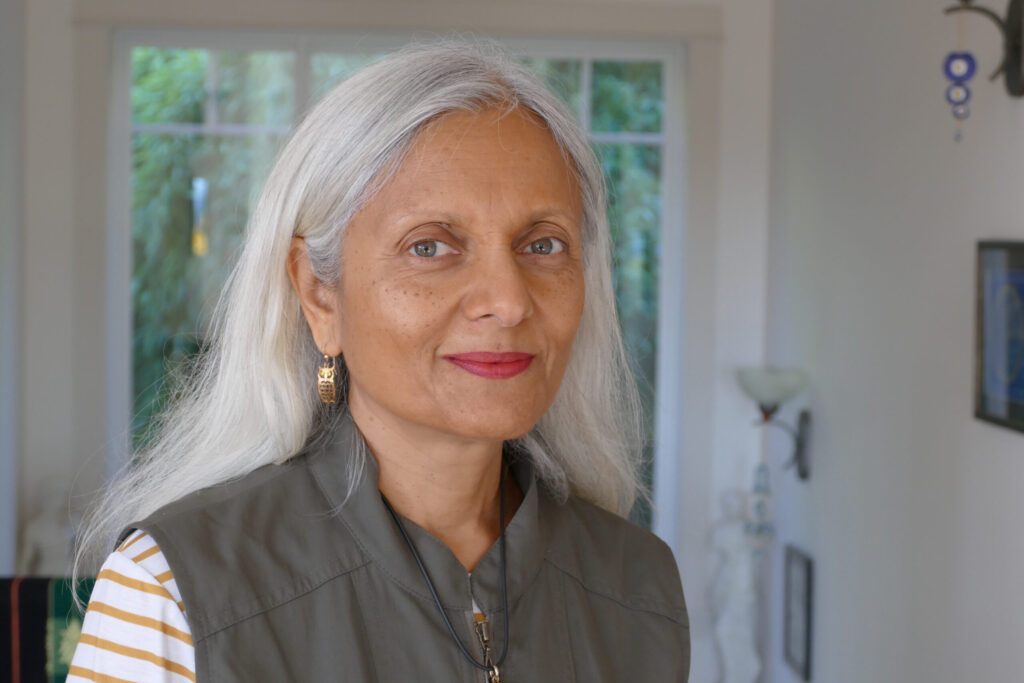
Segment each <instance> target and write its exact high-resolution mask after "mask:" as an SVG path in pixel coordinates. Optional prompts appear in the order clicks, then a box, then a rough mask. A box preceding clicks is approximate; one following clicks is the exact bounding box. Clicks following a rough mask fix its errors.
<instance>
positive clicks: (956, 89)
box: [946, 83, 971, 106]
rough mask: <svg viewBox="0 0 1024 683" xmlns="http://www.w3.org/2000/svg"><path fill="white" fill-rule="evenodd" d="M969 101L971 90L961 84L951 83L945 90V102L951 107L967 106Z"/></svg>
mask: <svg viewBox="0 0 1024 683" xmlns="http://www.w3.org/2000/svg"><path fill="white" fill-rule="evenodd" d="M970 99H971V89H970V88H968V87H967V86H966V85H965V84H963V83H953V84H952V85H951V86H949V87H948V88H946V101H947V102H949V103H950V104H951V105H953V106H956V105H958V104H967V103H968V102H969V101H970Z"/></svg>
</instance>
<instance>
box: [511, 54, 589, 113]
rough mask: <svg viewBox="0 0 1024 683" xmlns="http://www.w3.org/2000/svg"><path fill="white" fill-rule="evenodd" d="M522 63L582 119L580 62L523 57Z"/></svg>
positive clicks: (575, 60)
mask: <svg viewBox="0 0 1024 683" xmlns="http://www.w3.org/2000/svg"><path fill="white" fill-rule="evenodd" d="M520 61H521V62H522V63H523V64H524V65H526V66H528V67H530V68H531V69H532V70H533V71H535V72H536V73H537V74H538V75H539V76H541V77H542V78H543V79H544V82H545V83H547V85H548V87H549V88H551V89H552V90H554V91H555V93H556V94H557V95H558V96H559V97H560V98H562V101H563V102H565V103H566V104H568V105H569V107H570V108H571V109H572V112H573V113H574V114H575V115H576V118H577V119H578V118H579V117H580V112H581V111H582V106H581V104H580V99H581V93H580V73H581V71H582V67H581V65H580V60H578V59H541V58H539V57H523V58H521V59H520Z"/></svg>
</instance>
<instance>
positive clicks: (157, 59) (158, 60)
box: [132, 47, 209, 123]
mask: <svg viewBox="0 0 1024 683" xmlns="http://www.w3.org/2000/svg"><path fill="white" fill-rule="evenodd" d="M208 58H209V53H208V52H207V51H206V50H165V49H162V48H155V47H137V48H135V49H133V50H132V120H133V121H134V122H135V123H202V122H203V105H204V103H205V102H206V67H207V60H208Z"/></svg>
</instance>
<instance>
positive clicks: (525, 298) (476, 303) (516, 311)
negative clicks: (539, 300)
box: [463, 246, 533, 327]
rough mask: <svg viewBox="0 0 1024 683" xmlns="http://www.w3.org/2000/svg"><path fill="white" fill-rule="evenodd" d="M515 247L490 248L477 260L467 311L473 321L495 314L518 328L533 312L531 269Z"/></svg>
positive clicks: (473, 266)
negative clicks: (521, 259) (521, 258)
mask: <svg viewBox="0 0 1024 683" xmlns="http://www.w3.org/2000/svg"><path fill="white" fill-rule="evenodd" d="M519 259H520V256H519V254H517V253H516V252H515V251H513V250H512V248H511V247H507V246H506V247H497V248H490V249H488V250H487V251H486V253H481V254H480V256H479V257H478V258H476V259H474V260H473V265H472V267H471V268H470V271H469V273H468V276H469V278H471V280H470V283H469V286H468V288H467V291H468V294H467V295H466V298H465V300H464V304H463V310H464V312H465V314H466V317H468V318H469V319H470V320H478V319H482V318H488V317H493V318H496V319H498V321H499V322H500V323H501V326H502V327H515V326H516V325H518V324H519V323H520V322H521V321H522V320H523V319H524V318H527V317H529V316H530V315H531V314H532V313H533V297H532V294H531V291H530V280H529V276H530V274H529V272H528V269H527V267H526V266H524V265H523V264H522V263H521V262H520V260H519Z"/></svg>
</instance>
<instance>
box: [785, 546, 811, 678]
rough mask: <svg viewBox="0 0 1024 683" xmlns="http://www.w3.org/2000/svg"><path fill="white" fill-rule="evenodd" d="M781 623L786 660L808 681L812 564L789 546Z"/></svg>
mask: <svg viewBox="0 0 1024 683" xmlns="http://www.w3.org/2000/svg"><path fill="white" fill-rule="evenodd" d="M785 562H786V566H785V572H784V573H783V574H784V576H783V580H784V582H785V584H786V585H785V597H784V600H785V604H784V612H785V624H784V625H783V629H782V630H783V638H782V646H783V650H784V654H785V656H786V661H787V662H788V663H789V665H790V666H791V667H793V670H794V671H796V672H797V674H799V675H800V678H801V680H804V681H809V680H811V612H812V609H811V596H812V589H813V584H812V579H813V575H814V563H813V561H812V560H811V558H810V557H808V556H807V555H805V554H804V553H802V552H800V551H799V550H797V549H796V548H795V547H793V546H791V545H787V546H786V558H785Z"/></svg>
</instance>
